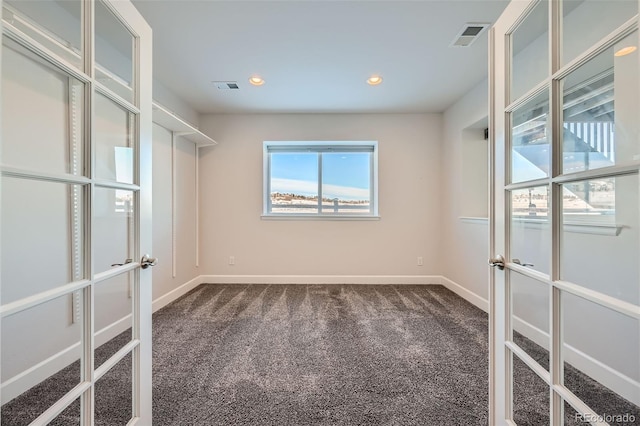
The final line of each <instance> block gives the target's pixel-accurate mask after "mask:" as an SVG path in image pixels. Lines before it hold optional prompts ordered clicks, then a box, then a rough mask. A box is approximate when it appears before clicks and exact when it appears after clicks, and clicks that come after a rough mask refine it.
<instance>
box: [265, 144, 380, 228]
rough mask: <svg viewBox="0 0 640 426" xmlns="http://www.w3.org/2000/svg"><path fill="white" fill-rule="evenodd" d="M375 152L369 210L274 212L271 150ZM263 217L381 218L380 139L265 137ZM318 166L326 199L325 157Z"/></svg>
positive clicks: (372, 154)
mask: <svg viewBox="0 0 640 426" xmlns="http://www.w3.org/2000/svg"><path fill="white" fill-rule="evenodd" d="M368 150H370V152H371V166H370V185H369V191H370V195H369V200H370V202H369V206H370V208H369V211H368V212H366V213H357V212H353V213H341V212H333V211H331V212H322V209H319V212H318V213H272V212H271V196H270V195H271V153H272V152H292V153H293V152H300V153H304V152H317V153H323V152H366V151H368ZM262 159H263V179H262V182H263V188H262V200H263V201H262V218H263V219H285V220H287V219H311V220H318V219H319V220H377V219H379V218H380V216H379V215H378V142H377V141H264V143H263V154H262ZM319 161H320V164H319V167H318V196H319V197H318V198H319V199H322V167H321V164H322V163H321V161H322V160H321V159H320V160H319Z"/></svg>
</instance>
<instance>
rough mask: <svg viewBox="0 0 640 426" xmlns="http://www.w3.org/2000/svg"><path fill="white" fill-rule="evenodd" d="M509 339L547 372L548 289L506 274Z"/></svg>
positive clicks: (510, 272) (521, 276)
mask: <svg viewBox="0 0 640 426" xmlns="http://www.w3.org/2000/svg"><path fill="white" fill-rule="evenodd" d="M508 274H509V287H510V289H511V328H512V334H513V336H512V340H513V342H514V343H515V344H516V345H518V346H519V347H520V348H521V349H522V350H523V351H525V352H526V353H527V355H529V356H530V357H531V358H533V359H534V360H535V361H536V362H537V363H538V364H540V366H542V368H544V369H545V370H547V371H548V370H549V344H550V340H549V334H550V332H551V330H550V328H549V287H548V286H546V285H544V284H542V283H541V282H539V281H537V280H534V279H533V278H529V277H527V276H526V275H522V274H520V273H518V272H514V271H509V272H508Z"/></svg>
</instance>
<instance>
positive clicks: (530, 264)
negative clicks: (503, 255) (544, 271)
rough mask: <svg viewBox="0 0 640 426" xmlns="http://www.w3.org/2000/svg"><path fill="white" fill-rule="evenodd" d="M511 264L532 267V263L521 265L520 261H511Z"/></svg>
mask: <svg viewBox="0 0 640 426" xmlns="http://www.w3.org/2000/svg"><path fill="white" fill-rule="evenodd" d="M513 263H515V264H516V265H520V266H533V263H522V262H521V261H520V259H513Z"/></svg>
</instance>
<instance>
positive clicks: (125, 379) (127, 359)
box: [95, 353, 133, 426]
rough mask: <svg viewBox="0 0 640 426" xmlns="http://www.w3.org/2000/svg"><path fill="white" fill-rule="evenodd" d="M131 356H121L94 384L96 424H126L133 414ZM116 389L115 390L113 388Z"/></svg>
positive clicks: (99, 425)
mask: <svg viewBox="0 0 640 426" xmlns="http://www.w3.org/2000/svg"><path fill="white" fill-rule="evenodd" d="M132 363H133V357H132V355H131V353H129V354H127V355H125V356H124V358H122V359H121V360H120V361H119V362H118V363H117V364H116V365H115V366H113V367H112V368H111V369H110V370H109V371H107V373H106V374H105V375H104V376H102V377H101V378H100V379H98V381H97V382H96V385H95V401H96V405H95V415H96V418H95V424H96V426H110V425H126V424H128V423H129V420H131V417H132V415H133V413H132V407H133V381H132V375H133V369H132ZM116 389H117V392H114V390H116Z"/></svg>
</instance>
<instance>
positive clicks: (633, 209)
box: [560, 175, 640, 305]
mask: <svg viewBox="0 0 640 426" xmlns="http://www.w3.org/2000/svg"><path fill="white" fill-rule="evenodd" d="M638 179H639V178H638V175H627V176H618V177H606V178H601V179H591V180H583V181H577V182H573V183H567V184H564V185H562V194H563V197H562V221H563V227H562V234H561V245H560V247H561V252H560V254H561V258H560V259H561V261H560V278H561V279H562V280H564V281H570V282H572V283H575V284H578V285H580V286H583V287H585V288H589V289H591V290H596V291H598V292H600V293H603V294H606V295H608V296H612V297H615V298H617V299H619V300H623V301H625V302H629V303H633V304H635V305H640V285H638V283H639V282H640V265H639V264H638V261H637V259H638V258H639V256H640V243H639V241H640V238H639V228H640V209H638V205H640V200H639V195H638V194H639V193H640V185H639V182H638Z"/></svg>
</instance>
